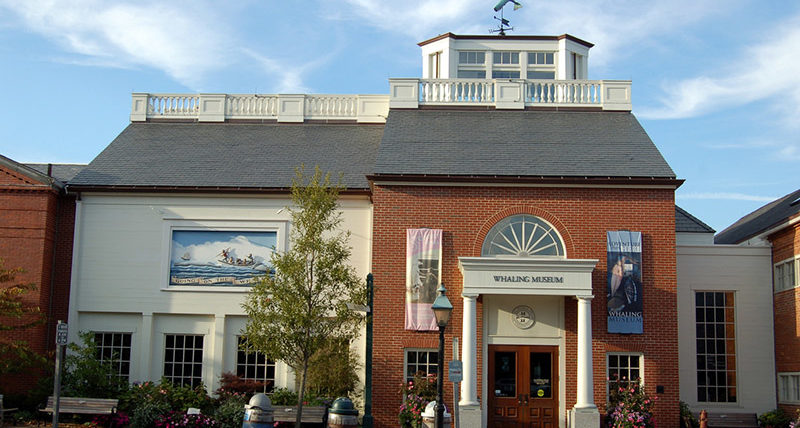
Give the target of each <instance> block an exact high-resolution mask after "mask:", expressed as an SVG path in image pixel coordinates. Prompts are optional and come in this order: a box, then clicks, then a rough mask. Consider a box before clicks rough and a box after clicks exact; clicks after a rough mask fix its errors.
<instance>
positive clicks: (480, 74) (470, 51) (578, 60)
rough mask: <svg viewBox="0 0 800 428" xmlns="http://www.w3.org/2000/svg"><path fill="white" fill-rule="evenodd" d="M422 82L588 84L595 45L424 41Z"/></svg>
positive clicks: (537, 40) (450, 38)
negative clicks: (436, 80)
mask: <svg viewBox="0 0 800 428" xmlns="http://www.w3.org/2000/svg"><path fill="white" fill-rule="evenodd" d="M419 46H420V47H421V48H422V78H423V79H537V80H538V79H550V80H554V79H555V80H586V79H588V75H589V73H588V62H589V61H588V59H589V48H591V47H592V46H594V45H593V44H591V43H589V42H587V41H584V40H581V39H579V38H577V37H573V36H570V35H569V34H562V35H560V36H462V35H457V34H453V33H445V34H442V35H440V36H437V37H434V38H432V39H429V40H425V41H424V42H420V43H419Z"/></svg>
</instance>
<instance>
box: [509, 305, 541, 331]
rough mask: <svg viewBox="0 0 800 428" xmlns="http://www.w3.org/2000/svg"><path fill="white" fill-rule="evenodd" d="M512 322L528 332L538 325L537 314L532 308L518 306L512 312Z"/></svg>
mask: <svg viewBox="0 0 800 428" xmlns="http://www.w3.org/2000/svg"><path fill="white" fill-rule="evenodd" d="M511 322H513V323H514V325H515V326H517V328H519V329H521V330H527V329H529V328H531V327H533V325H534V324H536V314H534V313H533V309H531V307H530V306H525V305H521V306H517V307H516V308H514V310H513V311H511Z"/></svg>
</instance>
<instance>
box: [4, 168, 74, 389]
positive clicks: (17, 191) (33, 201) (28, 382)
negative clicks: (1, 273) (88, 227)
mask: <svg viewBox="0 0 800 428" xmlns="http://www.w3.org/2000/svg"><path fill="white" fill-rule="evenodd" d="M57 213H58V216H57ZM74 215H75V200H74V198H72V197H65V196H59V194H58V193H57V192H56V191H55V190H53V189H52V188H51V187H50V186H49V185H43V184H42V183H39V182H36V181H35V180H32V179H30V178H28V177H25V176H23V175H20V174H18V173H15V172H13V171H9V170H6V169H2V168H0V259H3V261H4V267H5V268H6V269H10V268H22V269H24V272H23V273H20V274H18V275H17V277H16V282H17V283H33V284H35V285H36V290H35V291H33V292H30V293H28V295H27V300H28V301H29V302H30V303H31V304H33V305H36V306H38V307H39V309H40V311H41V312H42V314H43V315H44V316H45V317H46V321H47V322H46V324H43V325H41V326H37V327H34V328H31V329H28V330H25V331H12V332H8V333H5V337H7V338H10V339H14V340H26V341H27V342H28V343H29V345H30V346H31V348H32V349H33V350H34V351H36V352H37V353H40V354H42V355H49V354H48V353H49V352H50V351H52V350H53V348H54V347H55V346H54V344H53V342H54V340H55V339H54V338H53V332H54V330H55V320H57V319H63V320H66V318H67V307H68V304H69V283H70V268H71V265H72V239H73V228H74V223H75V222H74ZM56 240H57V242H56ZM54 251H55V255H56V258H55V269H53V253H54ZM53 272H55V276H54V281H53V285H54V286H53V287H52V293H51V275H52V273H53ZM51 296H52V298H51ZM51 301H52V303H53V305H51ZM37 378H38V374H37V373H33V372H28V373H26V374H23V375H16V376H9V377H8V378H7V379H3V380H2V382H0V390H1V391H2V392H5V393H14V392H23V391H27V390H29V389H30V388H31V387H33V386H34V385H35V382H36V380H37Z"/></svg>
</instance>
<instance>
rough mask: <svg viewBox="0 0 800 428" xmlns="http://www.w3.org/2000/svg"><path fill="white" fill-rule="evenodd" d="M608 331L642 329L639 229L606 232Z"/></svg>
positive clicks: (618, 331) (638, 330) (636, 330)
mask: <svg viewBox="0 0 800 428" xmlns="http://www.w3.org/2000/svg"><path fill="white" fill-rule="evenodd" d="M607 250H608V252H607V257H608V302H607V305H608V332H609V333H634V334H641V333H642V320H643V315H644V314H643V310H642V232H629V231H626V230H620V231H609V232H608V247H607Z"/></svg>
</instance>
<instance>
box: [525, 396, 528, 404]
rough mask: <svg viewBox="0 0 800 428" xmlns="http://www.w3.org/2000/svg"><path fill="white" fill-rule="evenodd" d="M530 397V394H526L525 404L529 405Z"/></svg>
mask: <svg viewBox="0 0 800 428" xmlns="http://www.w3.org/2000/svg"><path fill="white" fill-rule="evenodd" d="M528 397H529V396H528V394H525V405H526V406H527V405H528Z"/></svg>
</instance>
